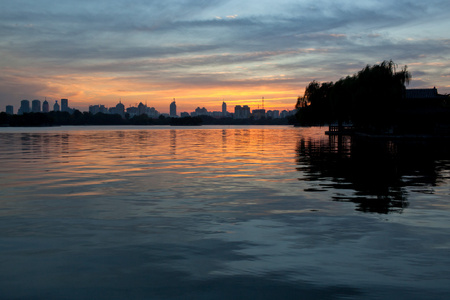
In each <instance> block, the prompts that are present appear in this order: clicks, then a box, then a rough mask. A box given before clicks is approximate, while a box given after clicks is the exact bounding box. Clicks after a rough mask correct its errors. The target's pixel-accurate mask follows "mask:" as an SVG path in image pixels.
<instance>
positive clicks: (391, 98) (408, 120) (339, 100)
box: [296, 61, 450, 136]
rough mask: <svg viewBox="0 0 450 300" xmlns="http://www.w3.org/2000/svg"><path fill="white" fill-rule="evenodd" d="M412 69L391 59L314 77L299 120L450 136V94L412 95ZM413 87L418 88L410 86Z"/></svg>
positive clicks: (372, 132) (380, 131)
mask: <svg viewBox="0 0 450 300" xmlns="http://www.w3.org/2000/svg"><path fill="white" fill-rule="evenodd" d="M410 79H411V75H410V73H409V72H408V71H407V67H406V66H405V67H403V68H402V69H401V70H397V67H396V65H395V64H394V63H393V62H392V61H384V62H382V63H381V64H379V65H373V66H369V65H368V66H366V67H365V68H364V69H362V70H361V71H359V72H358V73H356V74H354V75H352V76H347V77H345V78H341V79H340V80H338V81H337V82H334V83H333V82H323V83H319V82H317V81H312V82H311V83H309V85H308V86H307V87H306V89H305V95H304V97H299V98H298V99H297V104H296V107H297V109H298V113H297V115H296V117H297V120H298V122H299V123H300V124H302V125H324V124H333V123H337V124H338V125H337V126H338V127H339V128H340V129H339V130H337V131H340V132H342V130H341V129H342V128H343V127H344V124H345V123H351V124H353V127H354V130H355V131H356V132H359V133H364V134H370V135H416V136H418V135H431V136H450V97H449V95H439V94H437V90H436V89H428V90H430V91H433V90H434V91H435V93H434V95H433V96H432V97H429V96H424V97H410V96H408V93H407V90H406V86H405V85H406V84H408V83H409V81H410ZM409 91H414V90H409Z"/></svg>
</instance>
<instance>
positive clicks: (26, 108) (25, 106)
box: [17, 100, 30, 115]
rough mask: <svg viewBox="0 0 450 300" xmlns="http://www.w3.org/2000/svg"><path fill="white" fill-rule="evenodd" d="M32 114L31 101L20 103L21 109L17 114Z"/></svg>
mask: <svg viewBox="0 0 450 300" xmlns="http://www.w3.org/2000/svg"><path fill="white" fill-rule="evenodd" d="M29 112H30V101H28V100H22V101H20V108H19V111H18V112H17V113H18V114H19V115H22V114H26V113H29Z"/></svg>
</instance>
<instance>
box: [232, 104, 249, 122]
mask: <svg viewBox="0 0 450 300" xmlns="http://www.w3.org/2000/svg"><path fill="white" fill-rule="evenodd" d="M234 118H235V119H247V118H250V107H248V106H247V105H244V106H240V105H236V106H235V107H234Z"/></svg>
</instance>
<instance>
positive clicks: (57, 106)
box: [53, 100, 60, 111]
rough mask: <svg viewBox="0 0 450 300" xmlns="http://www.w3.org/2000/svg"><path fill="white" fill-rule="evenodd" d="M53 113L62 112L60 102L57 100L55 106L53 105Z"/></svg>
mask: <svg viewBox="0 0 450 300" xmlns="http://www.w3.org/2000/svg"><path fill="white" fill-rule="evenodd" d="M53 111H60V109H59V104H58V100H55V104H53Z"/></svg>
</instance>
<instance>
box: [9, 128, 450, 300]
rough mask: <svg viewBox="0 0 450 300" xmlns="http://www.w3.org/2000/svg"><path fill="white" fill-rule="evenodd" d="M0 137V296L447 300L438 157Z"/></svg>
mask: <svg viewBox="0 0 450 300" xmlns="http://www.w3.org/2000/svg"><path fill="white" fill-rule="evenodd" d="M325 130H326V128H320V127H312V128H293V127H289V126H241V127H240V126H220V127H219V126H201V127H169V126H167V127H166V126H161V127H145V126H142V127H139V126H136V127H133V126H130V127H125V126H124V127H120V126H117V127H114V126H110V127H108V126H103V127H101V126H91V127H52V128H0V270H1V272H0V299H387V298H391V299H425V298H428V299H447V298H448V294H449V293H450V272H449V269H450V171H449V170H450V146H449V145H447V144H448V143H445V142H439V141H426V140H419V141H410V140H394V141H388V140H371V139H361V138H356V137H354V138H351V137H342V138H339V137H328V136H325V135H324V131H325Z"/></svg>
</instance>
